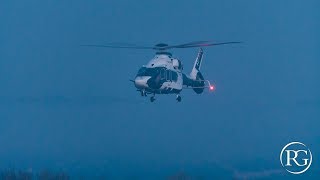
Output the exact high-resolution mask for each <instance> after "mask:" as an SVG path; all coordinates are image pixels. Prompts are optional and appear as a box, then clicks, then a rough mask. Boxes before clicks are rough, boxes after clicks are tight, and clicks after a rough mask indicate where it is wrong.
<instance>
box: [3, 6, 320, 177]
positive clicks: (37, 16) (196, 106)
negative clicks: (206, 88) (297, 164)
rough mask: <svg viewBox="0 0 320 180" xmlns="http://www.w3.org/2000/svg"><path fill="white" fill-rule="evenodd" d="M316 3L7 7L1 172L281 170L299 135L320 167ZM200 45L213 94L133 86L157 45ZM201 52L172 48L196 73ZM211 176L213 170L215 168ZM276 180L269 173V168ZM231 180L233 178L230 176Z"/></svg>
mask: <svg viewBox="0 0 320 180" xmlns="http://www.w3.org/2000/svg"><path fill="white" fill-rule="evenodd" d="M319 5H320V3H319V2H318V1H312V0H310V1H289V0H287V1H277V0H273V1H253V0H252V1H210V0H207V1H199V0H198V1H129V0H119V1H102V0H91V1H83V0H73V1H48V0H45V1H44V0H32V1H16V0H13V1H2V3H1V6H0V22H1V28H0V167H1V168H12V167H14V168H21V169H32V170H35V171H36V170H39V169H43V168H49V169H50V168H52V169H63V170H65V171H67V172H70V173H74V174H77V173H82V174H94V175H97V174H107V175H110V176H111V174H112V176H113V175H114V176H119V177H120V176H121V177H122V176H123V177H141V176H143V174H144V175H146V174H148V173H149V175H150V176H158V177H160V176H161V177H166V176H169V175H171V174H175V173H177V172H186V173H187V174H196V175H199V176H200V175H202V176H204V177H210V175H212V174H219V173H220V174H226V173H227V174H229V175H230V174H233V173H235V172H236V171H239V172H243V173H246V172H261V171H272V172H276V173H278V172H279V171H280V172H282V171H284V169H282V167H281V165H280V162H279V153H280V150H281V149H282V147H283V146H284V145H285V144H287V143H289V142H290V141H293V140H295V141H301V142H303V143H305V144H306V145H308V146H309V147H310V149H311V150H312V152H313V154H314V162H313V165H312V166H311V168H310V170H308V171H307V174H312V173H320V171H319V167H320V165H319V163H320V162H319V161H320V158H318V156H319V154H320V136H319V135H320V134H319V125H320V123H319V120H320V119H319V118H320V93H319V92H320V81H319V77H320V76H319V75H320V73H319V67H320V63H319V58H320V53H319V48H320V44H319V42H320V41H319V39H320V34H319V32H320V26H319V24H320V23H319V19H320V13H319ZM196 40H215V41H217V42H221V41H244V42H245V43H244V44H240V45H229V46H220V47H212V48H205V56H204V61H203V66H202V71H203V74H204V76H205V77H206V78H207V79H209V80H212V81H214V82H215V84H216V88H217V90H216V91H215V93H205V94H203V95H196V94H195V93H194V92H193V91H192V90H185V91H183V92H182V97H183V101H182V103H176V101H175V96H174V95H167V96H165V95H162V96H158V97H157V98H158V99H157V101H156V102H155V103H153V104H151V103H150V102H149V100H148V99H144V98H141V97H140V94H139V93H138V92H136V91H135V88H134V86H133V84H132V83H131V82H130V81H129V79H132V78H133V77H134V76H135V73H136V71H137V70H138V68H139V67H140V66H141V65H143V64H145V63H147V61H148V60H149V59H151V58H152V57H153V53H154V52H152V51H148V50H136V51H135V50H124V49H101V48H86V47H80V46H79V45H80V44H103V43H108V42H128V43H137V44H143V45H144V44H147V45H149V44H150V45H153V44H156V43H159V42H166V43H169V44H177V43H185V42H190V41H196ZM197 51H198V50H197V49H184V50H173V51H172V52H173V54H174V56H175V57H178V58H179V59H181V60H182V61H183V63H184V70H185V72H186V73H188V72H189V71H190V70H191V67H192V65H193V62H194V59H195V56H196V54H197ZM210 173H211V174H210ZM271 174H272V173H271ZM232 176H233V175H232Z"/></svg>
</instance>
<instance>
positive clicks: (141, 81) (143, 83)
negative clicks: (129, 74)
mask: <svg viewBox="0 0 320 180" xmlns="http://www.w3.org/2000/svg"><path fill="white" fill-rule="evenodd" d="M150 78H151V77H149V76H137V77H136V79H135V80H134V85H135V86H136V88H138V89H145V88H147V87H148V84H147V82H148V79H150Z"/></svg>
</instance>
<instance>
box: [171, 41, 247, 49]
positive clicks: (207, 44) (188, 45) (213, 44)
mask: <svg viewBox="0 0 320 180" xmlns="http://www.w3.org/2000/svg"><path fill="white" fill-rule="evenodd" d="M238 43H242V42H236V41H235V42H221V43H213V42H212V41H203V42H200V43H194V44H183V45H176V46H171V47H169V48H194V47H206V46H219V45H225V44H238Z"/></svg>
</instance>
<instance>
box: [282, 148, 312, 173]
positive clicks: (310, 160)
mask: <svg viewBox="0 0 320 180" xmlns="http://www.w3.org/2000/svg"><path fill="white" fill-rule="evenodd" d="M293 144H300V145H303V146H304V147H306V148H307V149H308V151H309V153H310V163H309V165H308V166H307V168H305V169H304V170H302V171H299V172H293V171H289V170H288V169H287V168H285V167H284V165H283V163H282V154H283V151H284V150H285V149H286V148H287V147H288V146H290V145H293ZM280 162H281V165H282V167H284V168H285V169H286V170H287V171H288V172H289V173H292V174H302V173H304V172H306V171H307V170H308V169H309V167H310V166H311V164H312V153H311V151H310V149H309V148H308V147H307V146H306V145H305V144H303V143H301V142H291V143H289V144H287V145H286V146H284V147H283V148H282V150H281V153H280Z"/></svg>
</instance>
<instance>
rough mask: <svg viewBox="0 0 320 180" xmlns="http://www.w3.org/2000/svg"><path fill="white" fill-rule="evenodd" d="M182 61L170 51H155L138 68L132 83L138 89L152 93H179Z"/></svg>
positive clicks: (181, 85)
mask: <svg viewBox="0 0 320 180" xmlns="http://www.w3.org/2000/svg"><path fill="white" fill-rule="evenodd" d="M181 71H182V63H181V61H180V60H178V59H176V58H173V57H171V54H170V53H166V52H162V53H157V54H156V55H155V56H154V58H153V59H151V60H150V61H149V62H148V63H147V64H146V65H144V66H143V67H142V68H140V70H139V72H138V74H137V76H136V78H135V80H134V84H135V86H136V88H137V89H138V91H141V92H143V93H150V94H151V93H152V94H179V92H180V91H181V90H182V87H183V75H182V72H181Z"/></svg>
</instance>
